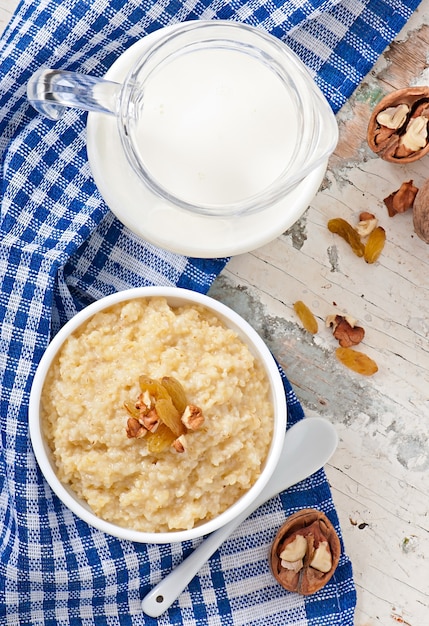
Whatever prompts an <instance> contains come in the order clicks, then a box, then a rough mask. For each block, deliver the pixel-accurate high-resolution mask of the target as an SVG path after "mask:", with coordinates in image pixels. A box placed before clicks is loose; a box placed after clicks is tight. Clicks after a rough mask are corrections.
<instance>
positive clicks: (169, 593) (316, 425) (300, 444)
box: [141, 417, 338, 617]
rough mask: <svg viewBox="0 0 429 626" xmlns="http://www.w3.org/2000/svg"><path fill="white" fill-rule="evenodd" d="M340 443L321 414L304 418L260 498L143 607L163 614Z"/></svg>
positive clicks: (293, 428)
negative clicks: (230, 541) (258, 514)
mask: <svg viewBox="0 0 429 626" xmlns="http://www.w3.org/2000/svg"><path fill="white" fill-rule="evenodd" d="M337 445H338V435H337V433H336V431H335V429H334V427H333V426H332V425H331V423H330V422H328V421H327V420H325V419H323V418H321V417H310V418H304V419H302V420H301V421H299V422H297V423H296V424H295V425H294V426H291V428H289V429H288V430H287V431H286V436H285V440H284V444H283V452H282V455H281V457H280V461H279V463H278V465H277V467H276V469H275V470H274V473H273V475H272V477H271V478H270V480H269V481H268V483H267V486H266V487H265V489H264V490H263V492H262V493H261V494H260V495H259V496H258V498H256V500H255V501H254V502H253V503H252V504H251V505H250V506H248V507H247V509H245V510H244V511H243V513H242V514H241V515H239V516H238V517H236V518H235V519H233V520H232V521H231V522H229V523H228V524H225V526H222V528H219V530H216V531H215V532H213V533H212V534H211V535H209V536H208V537H207V539H205V540H204V541H203V542H202V543H201V544H200V545H199V546H198V548H196V549H195V550H194V551H193V552H192V553H191V554H190V555H189V556H188V557H187V558H186V559H185V560H184V561H182V563H180V565H178V566H177V567H176V568H175V569H173V570H172V571H171V572H170V573H169V574H168V575H167V576H166V577H165V578H164V579H163V580H161V582H160V583H158V584H157V585H156V587H154V588H153V589H152V590H151V591H149V593H148V594H147V595H146V596H145V597H144V598H143V600H142V604H141V608H142V610H143V612H144V613H146V614H147V615H150V616H151V617H159V616H160V615H161V614H162V613H164V611H166V610H167V609H168V608H169V607H170V606H171V605H172V604H173V602H174V601H175V600H176V599H177V598H178V597H179V595H180V594H181V593H182V591H183V590H184V589H185V587H186V586H187V585H188V584H189V583H190V581H191V580H192V579H193V578H194V576H195V575H196V574H197V572H198V571H199V570H200V569H201V567H202V566H203V565H204V563H205V562H206V561H207V560H208V559H209V558H210V557H211V555H212V554H213V553H214V552H215V551H216V550H217V548H219V546H220V545H221V544H222V543H223V542H224V541H225V540H226V539H227V538H228V537H229V536H230V535H231V533H232V532H233V531H234V530H235V529H236V528H237V526H239V525H240V524H241V522H243V521H244V520H245V519H246V518H247V517H249V515H250V514H251V513H253V511H256V509H257V508H258V507H259V506H261V504H263V503H264V502H266V501H267V500H270V498H273V497H274V496H275V495H277V494H278V493H280V492H281V491H284V490H285V489H287V488H288V487H291V486H292V485H295V484H296V483H298V482H299V481H301V480H304V478H307V477H308V476H310V475H311V474H314V472H316V471H317V470H318V469H320V468H321V467H323V465H324V464H325V463H326V462H327V461H328V459H329V458H330V457H331V456H332V454H333V453H334V451H335V449H336V447H337Z"/></svg>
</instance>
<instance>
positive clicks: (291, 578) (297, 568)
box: [271, 509, 341, 595]
mask: <svg viewBox="0 0 429 626" xmlns="http://www.w3.org/2000/svg"><path fill="white" fill-rule="evenodd" d="M340 554H341V544H340V540H339V538H338V535H337V533H336V532H335V529H334V527H333V525H332V524H331V522H330V521H329V519H328V518H327V517H326V515H325V514H324V513H322V512H321V511H317V510H316V509H303V510H302V511H299V512H298V513H294V515H291V516H290V517H289V518H288V519H287V520H286V522H285V523H284V524H283V526H282V527H281V528H280V530H279V531H278V533H277V535H276V538H275V539H274V542H273V545H272V548H271V571H272V572H273V575H274V578H275V579H276V580H277V581H278V582H279V583H280V584H281V585H282V587H284V588H285V589H287V590H288V591H295V592H297V593H300V594H301V595H310V594H312V593H315V592H316V591H318V590H319V589H321V588H322V587H323V586H324V585H326V583H327V582H328V581H329V580H330V579H331V577H332V576H333V574H334V572H335V569H336V567H337V565H338V561H339V559H340Z"/></svg>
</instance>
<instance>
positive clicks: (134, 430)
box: [127, 417, 147, 439]
mask: <svg viewBox="0 0 429 626" xmlns="http://www.w3.org/2000/svg"><path fill="white" fill-rule="evenodd" d="M146 433H147V430H146V428H145V427H144V426H142V425H141V424H140V422H139V421H138V419H136V418H135V417H129V418H128V421H127V437H128V439H141V438H142V437H144V436H145V435H146Z"/></svg>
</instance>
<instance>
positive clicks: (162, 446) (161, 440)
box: [145, 423, 176, 454]
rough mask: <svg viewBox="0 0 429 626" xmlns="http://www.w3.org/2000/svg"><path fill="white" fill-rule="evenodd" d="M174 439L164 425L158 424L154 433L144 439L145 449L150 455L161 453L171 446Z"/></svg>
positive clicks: (173, 435) (172, 434)
mask: <svg viewBox="0 0 429 626" xmlns="http://www.w3.org/2000/svg"><path fill="white" fill-rule="evenodd" d="M175 439H176V435H175V434H174V433H172V432H171V430H170V429H169V428H168V426H166V425H165V424H162V423H161V424H159V426H158V428H157V429H156V431H155V432H154V433H148V434H147V436H146V437H145V440H146V441H147V449H148V451H149V452H151V453H152V454H156V453H157V452H163V451H164V450H166V449H167V448H168V447H169V446H171V445H172V443H173V441H174V440H175Z"/></svg>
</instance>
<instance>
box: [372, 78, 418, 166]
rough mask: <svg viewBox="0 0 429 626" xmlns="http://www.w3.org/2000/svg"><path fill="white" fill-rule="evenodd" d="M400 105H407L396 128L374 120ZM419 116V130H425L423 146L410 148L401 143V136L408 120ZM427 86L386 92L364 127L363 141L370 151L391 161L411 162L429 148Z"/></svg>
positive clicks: (406, 129) (407, 124)
mask: <svg viewBox="0 0 429 626" xmlns="http://www.w3.org/2000/svg"><path fill="white" fill-rule="evenodd" d="M400 105H406V106H407V107H408V109H409V110H408V113H407V114H406V115H405V119H404V120H403V121H402V122H401V123H399V122H398V124H399V125H398V127H396V128H389V127H387V126H384V125H382V124H380V123H379V121H377V117H378V115H379V114H380V113H382V112H386V111H388V110H389V111H390V110H394V109H396V108H397V107H400ZM417 118H419V119H420V120H421V122H422V132H423V133H426V140H424V139H421V140H422V141H425V143H424V145H423V146H414V147H413V148H411V147H407V146H404V145H403V142H404V138H405V136H406V135H407V133H409V132H410V123H411V122H413V120H414V121H415V120H416V119H417ZM428 121H429V87H424V86H422V87H406V88H405V89H398V90H396V91H393V92H392V93H390V94H388V95H387V96H385V97H384V98H382V99H381V100H380V102H379V103H378V104H377V105H376V107H375V108H374V110H373V112H372V114H371V117H370V120H369V123H368V130H367V142H368V145H369V147H370V148H371V150H372V151H373V152H375V153H376V154H377V155H378V156H380V157H381V158H382V159H384V160H385V161H389V162H391V163H412V162H413V161H417V160H418V159H421V158H422V157H423V156H425V154H427V153H428V152H429V132H428Z"/></svg>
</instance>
